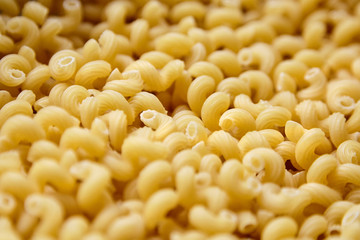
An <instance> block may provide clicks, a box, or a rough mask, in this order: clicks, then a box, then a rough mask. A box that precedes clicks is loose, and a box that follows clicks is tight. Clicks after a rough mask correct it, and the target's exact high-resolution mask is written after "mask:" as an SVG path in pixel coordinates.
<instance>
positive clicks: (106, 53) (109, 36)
mask: <svg viewBox="0 0 360 240" xmlns="http://www.w3.org/2000/svg"><path fill="white" fill-rule="evenodd" d="M122 40H123V38H121V37H120V36H117V35H116V34H115V33H114V32H112V31H110V30H105V31H104V32H103V33H102V34H101V35H100V37H99V40H98V42H99V45H100V48H101V50H100V58H101V59H103V60H105V61H107V62H112V61H113V59H114V58H115V56H116V54H117V53H119V52H120V50H122V48H125V47H128V46H127V44H126V43H125V44H126V45H125V44H124V43H123V42H124V41H122ZM125 42H126V41H125ZM124 45H125V46H124Z"/></svg>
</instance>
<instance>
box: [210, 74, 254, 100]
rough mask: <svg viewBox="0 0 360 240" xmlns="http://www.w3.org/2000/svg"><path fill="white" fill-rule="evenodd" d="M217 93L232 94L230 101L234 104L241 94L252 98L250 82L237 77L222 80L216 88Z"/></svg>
mask: <svg viewBox="0 0 360 240" xmlns="http://www.w3.org/2000/svg"><path fill="white" fill-rule="evenodd" d="M216 91H217V92H225V93H228V94H230V100H231V102H233V100H234V99H235V97H236V96H237V95H239V94H245V95H248V96H250V88H249V84H248V82H245V81H244V79H239V78H236V77H229V78H225V79H224V80H222V81H221V82H220V83H219V84H218V85H217V87H216Z"/></svg>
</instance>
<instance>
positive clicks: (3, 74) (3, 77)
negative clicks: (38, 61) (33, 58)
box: [0, 54, 31, 87]
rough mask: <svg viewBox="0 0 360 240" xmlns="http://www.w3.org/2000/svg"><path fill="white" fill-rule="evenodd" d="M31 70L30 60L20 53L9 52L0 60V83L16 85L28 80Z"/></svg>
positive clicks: (10, 85)
mask: <svg viewBox="0 0 360 240" xmlns="http://www.w3.org/2000/svg"><path fill="white" fill-rule="evenodd" d="M30 71H31V65H30V63H29V62H28V60H27V59H26V58H25V57H23V56H21V55H18V54H8V55H6V56H5V57H3V58H2V59H1V60H0V83H2V84H4V85H5V86H9V87H14V86H18V85H20V84H22V83H23V82H24V81H25V80H26V75H27V74H28V73H29V72H30Z"/></svg>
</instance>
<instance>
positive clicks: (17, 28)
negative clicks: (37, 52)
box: [6, 16, 40, 49]
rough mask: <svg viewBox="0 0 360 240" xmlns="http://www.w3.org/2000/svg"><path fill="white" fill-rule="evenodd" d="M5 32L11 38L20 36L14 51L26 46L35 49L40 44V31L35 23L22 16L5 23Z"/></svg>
mask: <svg viewBox="0 0 360 240" xmlns="http://www.w3.org/2000/svg"><path fill="white" fill-rule="evenodd" d="M6 31H7V32H9V33H10V35H13V36H19V35H20V36H21V41H19V42H17V43H16V44H15V46H16V49H20V47H22V46H24V45H26V46H28V47H31V48H34V49H36V48H37V47H38V45H39V43H40V31H39V28H38V26H37V25H36V23H35V22H34V21H33V20H31V19H29V18H27V17H24V16H19V17H13V18H11V19H10V20H9V21H8V22H7V23H6Z"/></svg>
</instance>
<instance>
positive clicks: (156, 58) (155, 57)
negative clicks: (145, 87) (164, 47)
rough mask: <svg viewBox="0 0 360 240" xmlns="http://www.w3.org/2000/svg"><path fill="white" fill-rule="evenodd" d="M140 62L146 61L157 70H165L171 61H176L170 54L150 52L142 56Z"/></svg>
mask: <svg viewBox="0 0 360 240" xmlns="http://www.w3.org/2000/svg"><path fill="white" fill-rule="evenodd" d="M140 60H144V61H147V62H149V63H150V64H151V65H153V66H154V67H155V68H156V69H161V68H163V67H164V66H165V65H166V64H168V63H169V62H170V61H171V60H174V58H173V57H172V56H170V55H169V54H166V53H163V52H159V51H148V52H146V53H144V54H142V55H141V57H140Z"/></svg>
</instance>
